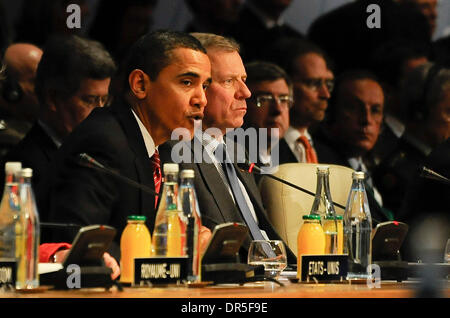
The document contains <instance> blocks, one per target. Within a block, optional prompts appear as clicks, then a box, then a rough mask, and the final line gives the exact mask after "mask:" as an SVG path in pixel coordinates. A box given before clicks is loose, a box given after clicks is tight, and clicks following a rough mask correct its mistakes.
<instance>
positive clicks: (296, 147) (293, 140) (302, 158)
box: [284, 126, 314, 162]
mask: <svg viewBox="0 0 450 318" xmlns="http://www.w3.org/2000/svg"><path fill="white" fill-rule="evenodd" d="M300 136H305V137H306V138H308V141H309V143H310V144H311V147H313V148H314V144H313V141H312V138H311V135H310V134H309V133H308V130H305V132H304V133H303V134H301V133H300V132H299V131H298V129H295V128H294V127H291V126H289V128H288V130H287V131H286V133H285V134H284V139H285V140H286V143H287V144H288V146H289V148H290V149H291V151H292V153H293V154H294V156H295V158H296V159H297V161H298V162H307V161H306V150H305V146H304V145H303V144H302V143H301V142H298V141H297V139H298V138H299V137H300Z"/></svg>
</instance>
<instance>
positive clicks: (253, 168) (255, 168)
mask: <svg viewBox="0 0 450 318" xmlns="http://www.w3.org/2000/svg"><path fill="white" fill-rule="evenodd" d="M244 165H245V166H244ZM238 167H239V168H240V169H241V170H244V171H247V172H249V173H252V171H256V172H257V173H258V174H260V171H261V168H259V167H258V166H256V165H255V164H254V163H252V164H250V163H247V162H246V163H244V164H238ZM264 176H267V177H269V178H271V179H274V180H277V181H278V182H281V183H284V184H285V185H288V186H290V187H292V188H294V189H297V190H300V191H302V192H304V193H307V194H309V195H311V196H313V197H315V196H316V194H315V193H314V192H311V191H309V190H306V189H304V188H302V187H299V186H297V185H295V184H293V183H290V182H288V181H286V180H283V179H281V178H278V177H276V176H274V175H271V174H264ZM332 203H333V204H334V205H335V206H337V207H338V208H341V209H343V210H345V206H343V205H341V204H339V203H336V202H334V201H333V202H332Z"/></svg>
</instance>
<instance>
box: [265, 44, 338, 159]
mask: <svg viewBox="0 0 450 318" xmlns="http://www.w3.org/2000/svg"><path fill="white" fill-rule="evenodd" d="M269 59H270V60H271V61H273V62H274V63H276V64H277V65H280V66H281V67H282V68H283V69H284V70H285V71H286V72H287V73H288V74H289V76H290V78H291V79H292V82H293V98H294V103H293V106H292V107H291V108H290V111H289V122H290V126H289V127H288V129H287V130H286V132H285V134H284V137H283V139H282V140H281V141H280V145H279V146H280V164H283V163H290V162H307V163H317V162H320V157H318V156H317V149H316V147H317V145H316V144H315V143H314V140H313V138H312V136H311V130H312V129H314V128H315V126H317V124H319V123H320V122H321V121H322V120H323V119H324V117H325V111H326V109H327V107H328V100H329V99H330V97H331V92H332V90H333V86H334V74H333V72H332V71H331V68H332V67H331V65H330V61H329V60H328V58H327V56H326V54H325V52H324V51H323V50H322V49H320V48H319V47H318V46H316V45H315V44H313V43H311V42H308V41H305V40H300V39H296V38H284V39H282V40H280V41H277V42H276V43H274V44H273V47H272V48H271V50H270V53H269Z"/></svg>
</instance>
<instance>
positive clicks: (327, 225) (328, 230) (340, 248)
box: [323, 215, 344, 254]
mask: <svg viewBox="0 0 450 318" xmlns="http://www.w3.org/2000/svg"><path fill="white" fill-rule="evenodd" d="M323 232H324V233H325V253H329V254H343V253H344V225H343V217H342V215H336V221H335V220H334V217H333V216H326V217H325V221H324V222H323ZM334 240H336V241H337V243H336V245H335V244H334ZM332 246H336V247H337V251H336V253H333V251H332V249H333V248H332Z"/></svg>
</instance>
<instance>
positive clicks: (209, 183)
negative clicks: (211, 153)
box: [191, 146, 240, 222]
mask: <svg viewBox="0 0 450 318" xmlns="http://www.w3.org/2000/svg"><path fill="white" fill-rule="evenodd" d="M191 149H192V152H193V154H194V147H191ZM203 150H204V148H203V146H202V153H203ZM194 155H195V154H194ZM197 159H200V158H197ZM196 165H197V168H198V170H199V171H200V174H201V177H202V179H203V182H204V184H205V186H206V188H207V189H208V191H209V192H211V193H212V194H213V198H214V201H215V203H216V205H217V208H218V210H219V211H220V214H221V216H222V219H223V221H224V222H230V221H234V220H235V219H236V215H239V217H240V214H239V212H238V211H237V209H236V206H235V204H234V202H233V199H232V197H231V196H230V193H229V191H228V189H227V187H226V185H225V184H224V182H223V180H222V178H221V177H220V174H219V172H218V171H217V168H216V167H215V166H214V164H212V163H204V162H203V163H196Z"/></svg>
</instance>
